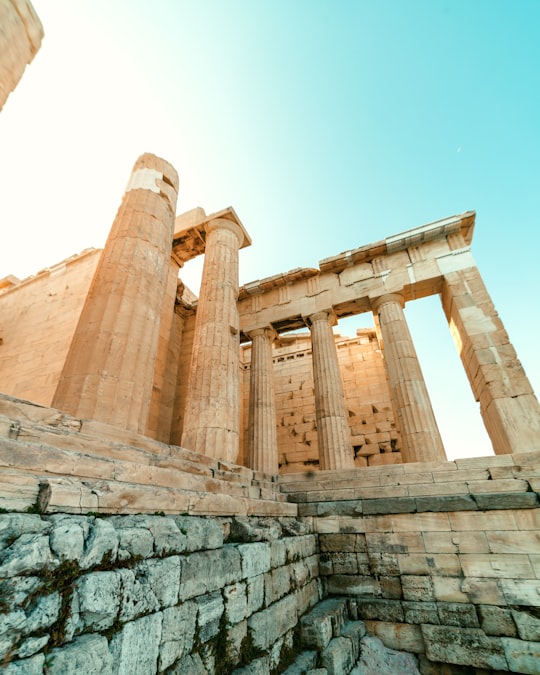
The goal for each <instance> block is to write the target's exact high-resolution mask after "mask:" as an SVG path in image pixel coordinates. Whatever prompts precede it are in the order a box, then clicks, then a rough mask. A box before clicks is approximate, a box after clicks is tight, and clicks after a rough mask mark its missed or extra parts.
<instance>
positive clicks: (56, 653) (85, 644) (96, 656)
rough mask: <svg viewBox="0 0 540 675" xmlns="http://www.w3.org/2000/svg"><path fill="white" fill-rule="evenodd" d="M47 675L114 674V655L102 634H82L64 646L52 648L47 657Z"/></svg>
mask: <svg viewBox="0 0 540 675" xmlns="http://www.w3.org/2000/svg"><path fill="white" fill-rule="evenodd" d="M47 662H48V664H49V665H48V666H47V675H66V673H84V675H112V673H113V670H112V667H113V657H111V654H110V653H109V649H108V646H107V640H106V638H104V637H102V636H101V635H81V637H79V638H77V639H76V640H74V641H73V642H72V643H70V644H67V645H65V646H64V647H62V648H61V649H60V648H57V649H52V650H51V652H50V654H49V657H48V659H47Z"/></svg>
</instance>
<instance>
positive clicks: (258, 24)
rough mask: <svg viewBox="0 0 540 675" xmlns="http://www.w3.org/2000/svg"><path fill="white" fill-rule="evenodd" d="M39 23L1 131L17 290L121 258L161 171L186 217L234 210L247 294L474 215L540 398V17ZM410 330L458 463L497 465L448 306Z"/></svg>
mask: <svg viewBox="0 0 540 675" xmlns="http://www.w3.org/2000/svg"><path fill="white" fill-rule="evenodd" d="M33 4H34V7H35V9H36V12H37V14H38V15H39V16H40V18H41V20H42V22H43V25H44V29H45V38H44V40H43V44H42V47H41V49H40V51H39V52H38V53H37V55H36V57H35V59H34V61H33V62H32V63H31V64H30V66H29V67H28V68H27V70H26V72H25V74H24V76H23V79H22V80H21V82H20V84H19V86H18V87H17V89H16V90H15V92H14V93H13V94H12V95H11V96H10V97H9V99H8V101H7V103H6V105H5V106H4V109H3V110H2V112H1V113H0V185H1V186H2V187H1V195H2V198H1V211H0V213H1V214H2V222H3V227H2V235H3V245H2V246H1V247H0V278H1V277H4V276H7V275H9V274H13V275H15V276H17V277H18V278H21V279H22V278H25V277H27V276H30V275H32V274H35V273H37V272H38V271H39V270H41V269H43V268H47V267H51V266H53V265H55V264H57V263H59V262H61V261H62V260H64V259H66V258H68V257H70V256H71V255H73V254H76V253H80V252H81V251H82V250H84V249H86V248H89V247H101V246H103V244H104V242H105V239H106V237H107V233H108V230H109V228H110V225H111V223H112V221H113V219H114V216H115V213H116V210H117V208H118V206H119V204H120V201H121V198H122V194H123V191H124V189H125V186H126V183H127V181H128V179H129V175H130V172H131V168H132V166H133V164H134V162H135V160H136V159H137V157H138V156H140V155H141V154H143V153H144V152H152V153H154V154H157V155H159V156H161V157H163V158H164V159H166V160H167V161H169V162H170V163H171V164H173V166H175V168H176V169H177V171H178V173H179V175H180V197H179V203H178V208H177V212H178V213H183V212H185V211H188V210H190V209H192V208H194V207H196V206H201V207H202V208H203V209H204V210H205V211H206V213H212V212H215V211H219V210H221V209H223V208H225V207H228V206H233V207H234V209H235V210H236V212H237V213H238V215H239V217H240V218H241V220H242V222H243V223H244V225H245V227H246V229H247V231H248V232H249V234H250V236H251V238H252V240H253V244H252V246H251V247H249V248H246V249H243V250H242V251H241V252H240V281H241V283H247V282H249V281H252V280H255V279H260V278H263V277H266V276H271V275H273V274H278V273H281V272H285V271H287V270H290V269H293V268H296V267H316V266H318V263H319V261H320V260H321V259H323V258H326V257H330V256H333V255H336V254H338V253H340V252H342V251H346V250H350V249H354V248H357V247H359V246H363V245H365V244H370V243H372V242H376V241H379V240H381V239H385V238H387V237H390V236H392V235H395V234H397V233H399V232H403V231H405V230H408V229H411V228H415V227H419V226H421V225H424V224H427V223H430V222H433V221H436V220H440V219H443V218H446V217H449V216H452V215H455V214H459V213H463V212H465V211H468V210H474V211H476V213H477V217H476V227H475V235H474V238H473V243H472V255H473V257H474V259H475V260H476V262H477V264H478V266H479V269H480V272H481V274H482V276H483V279H484V281H485V283H486V286H487V288H488V291H489V292H490V294H491V297H492V299H493V301H494V303H495V306H496V308H497V310H498V312H499V313H500V316H501V318H502V321H503V323H504V325H505V327H506V329H507V330H508V333H509V335H510V340H511V341H512V343H513V345H514V347H515V348H516V351H517V353H518V356H519V358H520V359H521V361H522V364H523V366H524V368H525V371H526V373H527V375H528V377H529V379H530V381H531V384H532V386H533V389H535V390H536V391H537V392H540V359H539V357H538V350H537V346H536V342H537V334H538V332H539V329H540V321H539V319H538V316H537V310H536V307H537V305H538V304H539V301H538V298H539V294H540V280H539V275H538V271H537V270H538V251H539V250H540V227H539V223H538V218H539V216H538V214H539V213H540V208H539V207H540V130H539V125H538V110H539V109H540V86H539V84H540V83H539V78H540V75H539V73H540V41H539V40H538V36H537V26H538V25H539V22H540V3H538V2H535V0H522V1H521V2H520V3H514V4H510V3H507V2H504V1H503V0H477V1H476V2H474V3H471V2H467V1H465V0H455V1H454V2H452V3H449V2H446V0H409V1H408V2H406V3H405V2H400V1H398V0H343V1H342V2H340V3H333V2H331V0H297V1H296V2H294V3H291V2H288V1H287V0H272V1H270V0H260V1H259V2H256V3H255V2H252V0H198V1H197V2H194V1H189V0H185V1H182V2H177V1H175V0H161V1H160V2H157V3H149V2H145V1H144V0H129V1H128V0H115V2H109V1H108V0H77V2H72V1H70V0H33ZM200 269H201V261H200V260H198V261H196V262H194V263H193V264H191V265H186V268H185V270H186V272H185V275H184V274H182V273H181V278H182V279H183V280H185V282H186V284H187V285H188V286H190V287H191V288H192V289H193V290H194V291H197V283H198V281H197V280H198V277H199V276H200ZM406 315H407V319H408V322H409V325H410V329H411V332H412V334H413V338H414V341H415V345H416V348H417V351H418V354H419V358H420V361H421V364H422V368H423V371H424V375H425V377H426V381H427V385H428V389H429V392H430V395H431V397H432V402H433V406H434V409H435V413H436V417H437V420H438V423H439V426H440V429H441V433H442V436H443V440H444V443H445V447H446V451H447V455H448V457H449V458H450V459H453V458H455V457H463V456H479V455H486V454H492V452H493V451H492V448H491V444H490V443H489V439H488V438H487V435H486V433H485V430H484V429H483V425H482V422H481V420H480V415H479V412H478V410H477V408H478V406H477V404H476V403H475V402H474V400H473V396H472V393H471V390H470V387H469V385H468V383H467V380H466V377H465V374H464V371H463V368H462V366H461V362H460V360H459V356H458V353H457V351H456V348H455V346H454V344H453V342H452V337H451V331H450V329H449V327H448V325H447V323H446V319H445V317H444V314H443V312H442V309H441V305H440V300H439V298H438V297H431V298H426V299H424V300H419V301H415V302H410V303H408V304H407V306H406ZM369 325H373V318H372V316H370V315H363V316H359V317H356V318H355V319H347V320H346V321H343V322H340V324H339V326H338V327H337V330H338V331H339V332H340V333H342V334H349V335H353V334H354V330H355V328H356V327H363V326H369Z"/></svg>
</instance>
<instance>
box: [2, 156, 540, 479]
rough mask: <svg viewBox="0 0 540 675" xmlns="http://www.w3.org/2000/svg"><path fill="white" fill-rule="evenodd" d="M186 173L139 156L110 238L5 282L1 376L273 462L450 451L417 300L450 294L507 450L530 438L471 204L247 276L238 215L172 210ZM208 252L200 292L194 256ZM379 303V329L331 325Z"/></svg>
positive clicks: (530, 424)
mask: <svg viewBox="0 0 540 675" xmlns="http://www.w3.org/2000/svg"><path fill="white" fill-rule="evenodd" d="M177 190H178V177H177V174H176V171H175V170H174V168H173V167H172V166H171V165H170V164H168V163H167V162H165V161H164V160H162V159H160V158H158V157H155V156H153V155H150V154H145V155H143V156H141V157H140V158H139V159H138V160H137V162H136V163H135V166H134V168H133V171H132V173H131V176H130V178H129V182H128V186H127V188H126V192H125V194H124V196H123V198H122V202H121V205H120V208H119V211H118V214H117V216H116V218H115V221H114V223H113V225H112V228H111V232H110V235H109V238H108V240H107V242H106V244H105V247H104V248H103V250H102V251H96V250H93V249H91V250H88V251H85V252H83V253H82V254H81V255H79V256H74V257H73V258H71V259H69V260H66V261H64V262H62V263H60V264H58V265H55V266H54V267H51V268H49V269H47V270H44V271H42V272H40V273H39V274H37V275H36V276H33V277H30V278H29V279H25V280H23V281H18V280H17V279H15V278H14V277H6V278H5V279H3V280H2V282H0V283H1V285H2V289H1V291H0V317H1V325H2V331H3V334H2V346H1V347H0V389H1V390H2V391H3V392H4V393H7V394H10V395H13V396H17V397H19V398H26V399H29V400H32V401H35V402H38V403H41V404H43V405H47V406H49V405H50V406H52V407H54V408H57V409H59V410H61V411H64V412H66V413H69V414H70V415H74V416H76V417H79V418H84V419H94V420H98V421H101V422H104V423H107V424H111V425H113V426H115V427H118V428H122V429H125V430H127V431H133V432H137V433H140V434H143V435H145V436H148V437H150V438H154V439H156V440H159V441H162V442H166V443H171V444H173V445H176V446H182V447H184V448H186V449H188V450H192V451H194V452H197V453H200V454H204V455H207V456H209V457H213V458H215V459H221V460H225V461H228V462H233V463H241V464H244V465H246V466H248V467H249V468H251V469H254V470H256V471H263V472H265V473H267V474H273V473H274V474H275V473H277V472H278V470H281V471H282V472H291V471H303V470H305V469H306V468H308V469H322V470H332V469H335V470H341V469H347V468H354V467H355V466H356V467H362V466H367V465H377V464H394V463H401V462H403V463H408V462H418V461H439V460H444V459H445V451H444V447H443V443H442V440H441V437H440V434H439V430H438V428H437V422H436V420H435V416H434V414H433V410H432V406H431V403H430V398H429V392H428V390H427V387H426V384H425V381H424V377H423V374H422V370H421V368H420V364H419V361H418V357H417V354H416V351H415V347H414V342H413V340H412V337H411V334H410V332H409V329H408V327H407V320H406V311H405V308H406V305H407V303H410V302H414V301H415V300H416V299H418V298H422V297H425V296H428V295H438V296H439V297H440V299H441V303H442V308H443V310H444V314H445V315H446V318H447V320H448V324H449V330H450V331H451V333H452V336H453V338H454V341H455V343H456V346H457V349H458V351H459V355H460V357H461V360H462V363H463V367H464V369H465V372H466V374H467V377H468V379H469V382H470V385H471V388H472V391H473V393H474V397H475V399H476V400H477V401H478V402H479V405H480V411H481V414H482V417H483V420H484V424H485V426H486V429H487V432H488V434H489V437H490V439H491V442H492V444H493V449H494V453H495V454H508V453H515V452H527V451H529V450H531V449H532V448H533V446H534V442H535V440H536V439H537V438H538V434H539V433H540V408H539V405H538V401H537V399H536V397H535V395H534V393H533V391H532V388H531V385H530V383H529V381H528V379H527V377H526V375H525V372H524V370H523V368H522V366H521V364H520V362H519V360H518V358H517V356H516V353H515V351H514V349H513V347H512V344H511V342H510V340H509V338H508V335H507V333H506V331H505V329H504V325H503V323H502V320H501V318H500V317H499V316H498V314H497V312H496V310H495V308H494V306H493V303H492V301H491V299H490V297H489V293H488V291H487V289H486V287H485V286H484V284H483V282H482V278H481V275H480V272H479V270H478V268H477V267H476V265H475V263H474V260H473V257H472V255H471V244H472V238H473V230H474V220H475V214H474V213H473V212H467V213H464V214H461V215H457V216H452V217H449V218H446V219H444V220H440V221H436V222H434V223H430V224H428V225H423V226H420V227H418V228H415V229H412V230H409V231H406V232H402V233H400V234H397V235H394V236H390V237H388V238H386V239H385V240H383V241H379V242H375V243H373V244H368V245H364V246H360V247H358V248H354V249H352V250H349V251H346V252H344V253H341V254H339V255H337V256H333V257H330V258H326V259H324V260H322V261H320V263H319V265H318V267H314V268H302V269H295V270H292V271H289V272H284V273H280V274H276V275H275V276H272V277H269V278H266V279H262V280H257V281H254V282H251V283H248V284H244V285H243V286H241V287H240V286H239V252H240V250H241V249H242V248H243V247H245V246H248V245H250V244H251V239H250V237H249V235H248V233H247V231H246V228H245V227H244V225H243V224H242V222H241V221H240V219H239V217H238V215H237V214H236V212H235V211H234V209H233V208H231V207H229V208H226V209H223V210H222V211H220V212H218V213H214V214H211V215H207V214H206V213H205V212H204V211H203V209H202V208H197V209H194V210H192V211H190V212H188V213H185V214H183V215H180V216H176V214H175V211H176V200H177ZM198 255H203V256H204V268H203V273H202V283H201V290H200V294H199V297H198V298H197V297H196V296H195V295H194V294H193V293H192V292H191V291H190V290H189V289H187V288H186V287H185V286H184V284H183V283H182V281H181V277H182V269H181V268H182V266H183V265H184V263H185V262H186V261H188V260H190V259H192V258H193V257H195V256H198ZM365 312H368V313H370V314H372V316H373V320H374V328H373V329H372V330H367V331H360V332H359V333H358V335H357V336H356V337H353V338H349V339H344V338H341V337H340V336H339V335H338V334H337V333H335V332H334V327H335V326H336V324H338V322H339V320H340V319H341V318H344V317H349V316H352V315H355V314H361V313H365ZM27 317H31V320H28V319H27Z"/></svg>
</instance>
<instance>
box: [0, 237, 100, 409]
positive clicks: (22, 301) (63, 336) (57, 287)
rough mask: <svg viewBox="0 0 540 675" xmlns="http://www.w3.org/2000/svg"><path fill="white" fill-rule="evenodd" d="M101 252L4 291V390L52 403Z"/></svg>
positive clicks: (0, 374) (11, 283) (0, 386)
mask: <svg viewBox="0 0 540 675" xmlns="http://www.w3.org/2000/svg"><path fill="white" fill-rule="evenodd" d="M99 254H100V251H99V250H98V249H89V250H88V251H84V252H83V253H81V254H80V255H76V256H73V257H71V258H68V259H67V260H64V261H63V262H61V263H59V264H57V265H54V266H53V267H50V268H47V269H45V270H42V271H41V272H38V274H36V275H34V276H31V277H28V278H27V279H24V280H23V281H19V280H18V279H15V278H14V277H11V278H8V279H7V280H4V284H3V289H1V290H0V330H1V331H2V334H1V337H2V343H1V344H0V391H2V392H6V393H10V394H11V395H13V396H17V397H20V398H24V399H27V400H30V401H34V402H36V403H41V404H42V405H50V404H51V402H52V399H53V396H54V392H55V390H56V386H57V384H58V380H59V377H60V373H61V371H62V368H63V366H64V361H65V358H66V354H67V352H68V349H69V345H70V343H71V338H72V336H73V333H74V331H75V328H76V326H77V322H78V320H79V316H80V313H81V309H82V306H83V303H84V299H85V297H86V294H87V293H88V288H89V286H90V283H91V281H92V277H93V275H94V271H95V269H96V265H97V263H98V260H99Z"/></svg>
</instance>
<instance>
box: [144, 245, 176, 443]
mask: <svg viewBox="0 0 540 675" xmlns="http://www.w3.org/2000/svg"><path fill="white" fill-rule="evenodd" d="M178 270H179V267H178V263H177V262H176V261H175V260H173V259H172V258H171V260H170V262H169V274H168V276H167V285H166V287H165V294H164V297H163V308H162V314H161V320H160V325H159V338H158V350H157V355H156V366H155V369H154V383H153V386H152V399H151V401H150V409H149V412H148V420H147V423H146V436H149V437H150V438H155V439H157V440H158V441H163V442H164V443H167V442H168V441H169V437H170V433H171V428H170V427H171V424H170V422H171V420H170V418H171V417H172V409H171V410H170V412H166V411H165V410H163V408H164V406H165V405H166V403H170V401H168V402H166V400H165V399H166V396H164V393H165V389H166V380H167V375H168V374H169V372H170V371H171V370H174V369H175V368H176V370H178V363H177V362H175V363H171V361H170V358H169V357H170V353H171V351H173V352H174V351H175V347H176V345H174V344H171V343H172V342H174V341H175V338H176V337H177V336H176V326H175V325H174V323H175V317H176V315H175V311H174V309H175V302H176V293H177V288H178ZM175 381H176V375H175V377H174V378H173V382H175ZM164 419H165V420H167V419H168V424H167V423H166V424H165V426H163V424H162V423H163V420H164Z"/></svg>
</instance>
